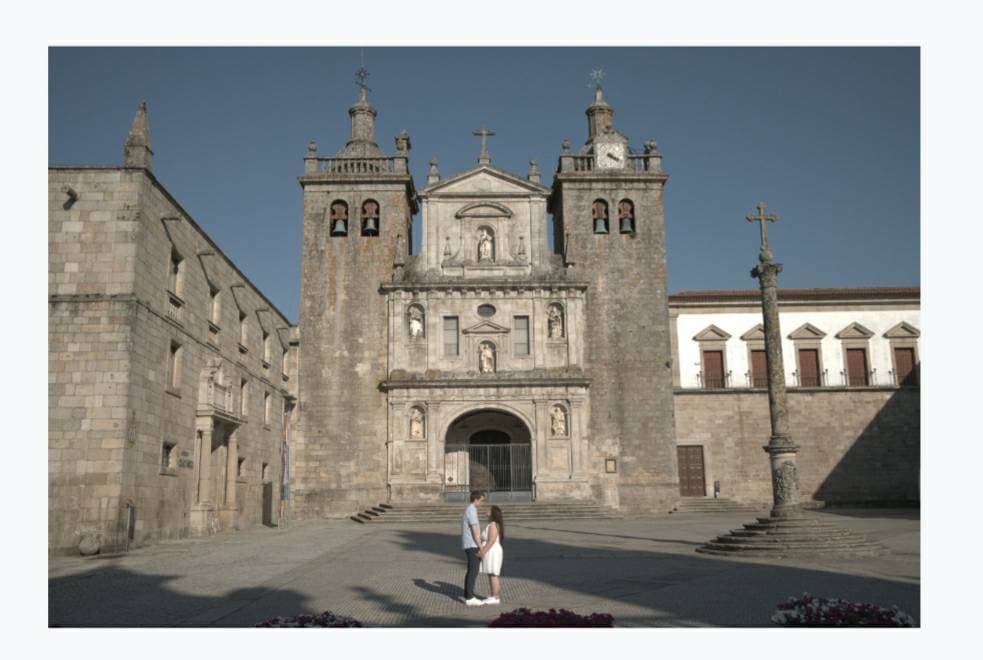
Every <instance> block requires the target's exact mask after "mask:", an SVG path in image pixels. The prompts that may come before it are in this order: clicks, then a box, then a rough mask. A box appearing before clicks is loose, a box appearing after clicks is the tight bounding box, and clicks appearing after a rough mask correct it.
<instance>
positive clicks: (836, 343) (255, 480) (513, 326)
mask: <svg viewBox="0 0 983 660" xmlns="http://www.w3.org/2000/svg"><path fill="white" fill-rule="evenodd" d="M376 116H377V111H376V109H375V108H374V107H373V105H372V104H371V103H370V102H369V100H368V98H367V94H366V89H365V87H364V85H363V86H362V88H361V91H360V95H359V98H358V100H357V101H356V102H355V104H354V105H353V106H352V107H351V108H350V109H349V117H350V121H351V136H350V139H349V140H348V142H347V143H346V144H345V145H343V146H341V148H340V150H338V151H336V152H334V155H330V156H326V155H322V154H319V153H318V149H317V145H316V144H315V143H313V142H311V144H310V145H308V151H307V154H306V157H305V158H304V161H303V163H304V165H303V174H302V175H301V176H300V177H299V179H298V180H299V183H300V187H301V191H302V195H303V242H302V254H301V257H300V258H301V260H302V281H301V308H300V318H299V323H297V324H293V323H292V322H291V321H290V320H289V318H288V317H287V316H286V315H285V314H283V313H282V312H281V311H279V310H278V309H277V308H276V306H275V305H274V304H273V303H272V302H271V301H269V300H268V299H267V298H266V297H265V296H264V294H263V293H262V291H260V290H259V289H258V288H257V287H255V286H254V285H253V284H252V283H251V282H250V280H249V279H248V277H247V276H246V275H245V274H244V273H242V272H241V271H240V270H239V268H238V267H237V266H236V264H235V263H233V262H232V260H231V259H229V258H228V257H227V256H226V255H225V254H224V253H223V252H222V250H221V248H220V247H219V246H218V245H217V244H216V243H215V242H214V241H213V240H212V239H211V238H209V236H208V235H207V234H206V233H205V231H204V230H203V229H202V227H201V226H200V225H199V224H198V223H197V222H196V221H195V220H194V219H193V218H192V217H191V216H190V214H188V213H187V212H186V211H185V209H183V208H182V207H181V205H180V203H179V202H178V201H177V200H176V198H175V197H174V196H172V194H171V193H170V192H169V191H168V190H166V189H165V188H164V186H163V185H162V184H161V182H160V181H158V179H157V178H156V176H155V175H154V174H153V172H152V168H151V161H152V155H153V151H152V149H151V145H150V128H149V123H148V119H147V110H146V106H145V105H143V104H141V106H140V107H139V108H138V110H137V113H136V116H135V118H134V121H133V125H132V126H131V128H130V132H129V135H128V137H127V139H126V142H125V145H124V148H123V163H122V165H121V166H120V165H52V166H51V167H49V173H48V182H49V188H48V224H49V253H48V254H49V257H48V266H49V295H48V344H49V352H48V358H49V359H48V363H49V365H48V366H49V397H48V402H49V419H48V466H49V469H48V476H49V491H48V492H49V497H48V524H49V533H48V538H49V549H50V551H51V552H79V551H81V552H83V553H92V552H98V551H102V550H113V549H120V548H127V547H130V546H131V545H140V544H143V543H146V542H151V541H154V540H158V539H163V538H180V537H184V536H189V535H199V534H210V533H214V532H216V531H220V530H223V529H234V528H241V527H244V526H249V525H257V524H266V525H271V526H272V525H276V524H278V523H279V521H280V520H282V516H284V515H288V516H290V517H294V518H298V519H300V518H311V517H322V516H323V517H348V516H351V515H352V514H355V513H357V512H359V511H361V510H363V509H366V508H368V507H372V506H376V505H378V504H379V503H383V502H389V503H395V504H399V503H415V502H440V501H455V500H462V499H464V498H465V497H466V493H467V491H468V490H470V489H483V490H487V491H490V492H491V493H492V499H493V500H494V499H501V500H515V501H521V500H535V501H544V502H551V501H552V502H558V501H575V502H580V503H583V502H590V503H595V504H601V505H606V506H609V507H613V508H618V509H620V510H622V511H638V512H641V513H653V514H657V513H665V512H667V511H669V510H671V509H673V508H674V507H676V506H677V505H679V506H683V507H684V508H685V505H686V504H687V503H691V502H692V500H689V499H688V498H703V497H721V498H724V499H730V500H733V501H736V502H739V503H755V504H763V503H766V502H768V501H769V500H770V493H771V480H770V474H769V472H768V469H767V461H766V459H765V456H764V453H763V452H762V451H761V449H762V446H763V444H764V443H765V442H766V441H767V438H768V435H769V432H770V431H769V423H768V403H767V392H766V389H765V385H766V378H765V376H764V360H763V353H764V351H763V348H764V346H763V339H762V333H761V325H760V323H761V311H760V298H759V293H758V292H757V291H755V290H753V289H750V288H747V289H741V290H722V291H689V292H680V293H676V294H673V295H669V294H667V290H666V249H665V216H664V211H663V199H664V192H665V187H666V183H667V180H668V175H667V174H666V172H665V171H664V170H663V167H662V155H661V154H660V153H659V151H658V150H657V148H656V145H655V143H654V142H652V141H647V142H644V143H642V144H641V145H640V146H638V145H637V144H636V146H635V148H632V145H631V142H630V140H629V138H628V137H627V136H625V135H623V134H622V133H620V132H619V131H618V130H617V129H616V128H615V125H614V121H613V119H614V109H613V108H612V107H611V105H609V104H608V103H607V101H606V100H605V98H604V93H603V90H602V89H601V88H600V86H599V85H598V86H597V87H596V89H595V91H594V99H593V102H592V103H591V104H590V105H589V106H588V107H587V109H586V118H587V126H586V135H585V136H584V142H583V145H582V146H581V147H580V148H578V149H576V150H575V149H574V148H573V146H572V145H571V143H570V142H569V141H567V140H564V142H563V144H562V147H561V151H560V153H559V154H558V158H557V165H556V170H555V173H554V177H553V182H552V187H547V186H544V185H543V184H542V182H541V177H540V173H539V169H538V167H537V165H536V163H535V162H534V161H532V162H530V167H529V170H528V171H527V172H526V173H525V174H523V175H519V174H515V173H512V172H507V171H505V170H502V169H501V168H499V167H496V166H495V164H494V162H493V159H492V157H491V155H490V150H489V148H488V145H487V139H488V138H489V137H490V136H492V135H493V133H492V132H491V131H489V130H486V129H484V128H483V129H481V130H477V131H475V134H476V135H477V136H479V137H481V140H482V142H481V145H482V146H481V152H480V155H479V157H478V159H477V163H476V165H475V167H473V168H471V169H468V170H466V171H464V172H458V173H454V174H451V175H449V176H442V175H441V173H440V172H439V170H438V166H437V163H436V162H435V161H434V162H431V163H430V169H429V173H428V175H427V178H426V182H425V185H424V186H423V187H422V188H420V189H417V187H416V185H415V184H414V180H413V178H412V176H411V175H410V168H409V157H410V151H411V142H410V136H409V135H407V134H406V133H405V132H403V133H400V134H399V135H397V136H396V138H395V144H394V147H395V149H394V151H393V152H392V153H389V154H387V153H385V152H384V151H383V150H382V148H380V146H379V145H378V143H377V142H376V138H375V119H376ZM339 120H341V118H340V117H339ZM339 146H340V145H339ZM421 183H422V182H421ZM415 215H418V217H419V222H418V223H416V226H418V227H419V230H420V232H421V237H420V238H421V240H420V249H419V251H418V253H417V254H411V250H410V245H412V243H413V233H412V232H413V227H414V216H415ZM550 223H552V241H549V240H548V236H549V234H550V232H548V230H547V229H548V227H549V225H550ZM750 257H753V255H750V256H749V262H750V261H751V258H750ZM271 266H273V264H271ZM748 285H750V282H748ZM779 300H780V305H781V307H780V313H781V325H782V341H783V347H784V352H785V366H786V374H785V377H786V382H787V383H788V384H789V408H790V414H791V427H792V435H793V438H794V439H795V441H796V442H797V443H798V444H799V445H800V453H799V469H800V480H801V489H802V493H801V496H802V498H803V499H804V500H812V501H813V502H814V503H819V502H827V503H836V502H846V503H865V502H879V503H884V502H893V503H898V502H904V503H912V502H917V501H918V499H919V459H920V389H919V364H920V349H919V345H920V341H921V340H920V329H919V328H920V325H921V322H920V311H919V307H920V292H919V290H918V289H917V288H914V287H868V288H852V289H780V290H779Z"/></svg>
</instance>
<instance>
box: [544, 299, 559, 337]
mask: <svg viewBox="0 0 983 660" xmlns="http://www.w3.org/2000/svg"><path fill="white" fill-rule="evenodd" d="M546 314H547V316H548V317H549V332H550V339H562V338H563V309H562V308H561V307H560V306H559V305H550V308H549V310H548V311H547V313H546Z"/></svg>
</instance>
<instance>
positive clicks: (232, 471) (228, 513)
mask: <svg viewBox="0 0 983 660" xmlns="http://www.w3.org/2000/svg"><path fill="white" fill-rule="evenodd" d="M237 435H238V429H237V430H234V431H232V432H231V433H229V437H228V440H226V454H225V504H224V506H223V507H222V509H223V510H222V527H224V528H233V527H235V526H236V522H237V521H236V513H237V506H236V480H237V479H238V478H239V440H238V438H237V437H236V436H237Z"/></svg>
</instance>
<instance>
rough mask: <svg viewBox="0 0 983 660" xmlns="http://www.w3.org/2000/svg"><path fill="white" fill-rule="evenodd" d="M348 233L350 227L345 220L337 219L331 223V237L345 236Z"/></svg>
mask: <svg viewBox="0 0 983 660" xmlns="http://www.w3.org/2000/svg"><path fill="white" fill-rule="evenodd" d="M347 233H348V226H347V223H346V222H345V220H344V219H342V218H335V220H334V221H333V222H332V223H331V235H332V236H344V235H345V234H347Z"/></svg>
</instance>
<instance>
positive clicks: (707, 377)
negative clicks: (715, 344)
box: [703, 351, 724, 387]
mask: <svg viewBox="0 0 983 660" xmlns="http://www.w3.org/2000/svg"><path fill="white" fill-rule="evenodd" d="M703 386H704V387H723V386H724V352H723V351H703Z"/></svg>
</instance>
